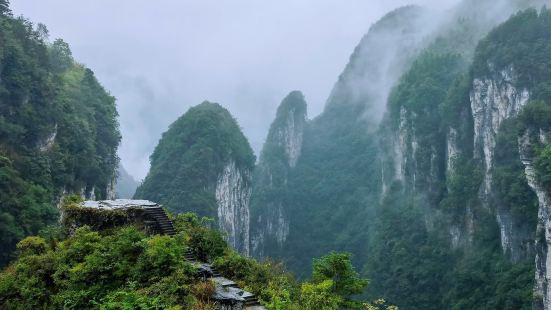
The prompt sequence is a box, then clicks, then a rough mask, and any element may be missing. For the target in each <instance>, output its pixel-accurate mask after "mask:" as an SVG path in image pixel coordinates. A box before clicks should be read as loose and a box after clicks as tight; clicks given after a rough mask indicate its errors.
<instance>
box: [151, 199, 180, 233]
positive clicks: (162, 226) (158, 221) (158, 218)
mask: <svg viewBox="0 0 551 310" xmlns="http://www.w3.org/2000/svg"><path fill="white" fill-rule="evenodd" d="M145 214H146V215H148V216H149V217H150V218H151V219H152V220H154V221H155V226H156V227H154V229H155V230H156V232H158V233H159V234H162V235H169V236H174V235H175V234H176V230H175V229H174V225H172V221H171V220H170V219H169V218H168V215H167V214H166V212H165V210H164V209H163V208H161V207H160V206H159V207H150V208H145Z"/></svg>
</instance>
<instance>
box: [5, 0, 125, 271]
mask: <svg viewBox="0 0 551 310" xmlns="http://www.w3.org/2000/svg"><path fill="white" fill-rule="evenodd" d="M0 75H1V77H2V78H1V79H0V205H1V209H0V236H1V237H0V248H1V249H2V251H0V266H3V265H5V264H6V263H7V262H8V260H9V259H10V258H11V254H12V252H13V250H14V249H15V244H16V243H17V241H19V240H20V239H22V238H23V237H24V236H27V235H31V234H36V233H38V231H39V230H40V229H41V228H43V227H45V226H46V225H48V224H51V223H54V222H55V220H56V218H57V209H56V204H57V202H58V200H59V198H60V196H61V195H62V194H64V193H79V194H80V193H82V194H83V195H86V196H95V197H97V198H105V197H106V196H107V194H108V191H109V190H110V187H111V183H112V181H113V178H114V176H115V168H116V167H117V165H118V157H117V155H116V150H117V147H118V145H119V141H120V134H119V130H118V121H117V111H116V108H115V99H114V98H113V97H112V96H111V95H109V93H107V92H106V91H105V90H104V89H103V87H102V86H101V85H100V84H99V83H98V81H97V80H96V78H95V77H94V73H93V72H92V71H91V70H90V69H88V68H86V67H84V66H83V65H81V64H79V63H77V62H75V61H74V60H73V58H72V56H71V51H70V49H69V46H68V45H67V44H66V43H65V42H63V41H62V40H60V39H57V40H55V41H54V42H53V43H51V42H49V41H48V31H47V29H46V27H45V26H44V25H41V24H39V25H36V26H35V25H33V24H32V23H31V22H29V21H28V20H26V19H24V18H22V17H14V16H12V15H11V12H10V10H9V7H8V2H7V1H2V2H1V4H0Z"/></svg>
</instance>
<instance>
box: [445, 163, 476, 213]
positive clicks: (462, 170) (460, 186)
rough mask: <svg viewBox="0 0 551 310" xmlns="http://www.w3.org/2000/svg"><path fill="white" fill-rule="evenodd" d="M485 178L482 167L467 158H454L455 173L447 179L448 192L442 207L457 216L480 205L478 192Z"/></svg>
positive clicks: (451, 173) (452, 172)
mask: <svg viewBox="0 0 551 310" xmlns="http://www.w3.org/2000/svg"><path fill="white" fill-rule="evenodd" d="M483 176H484V175H483V172H482V171H481V168H480V166H479V165H478V164H476V163H474V162H473V161H472V160H468V159H466V158H465V157H457V158H454V159H453V171H451V172H450V173H449V175H448V177H447V178H446V185H447V186H446V187H447V188H448V192H447V194H446V196H445V197H444V199H442V201H441V202H440V207H441V208H443V209H444V210H446V211H448V212H450V213H451V214H453V215H457V214H458V213H459V214H461V213H462V212H463V211H464V210H466V208H467V207H469V206H475V205H478V204H479V201H478V190H479V189H480V186H481V185H482V181H483V178H484V177H483Z"/></svg>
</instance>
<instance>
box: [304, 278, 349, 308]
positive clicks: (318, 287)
mask: <svg viewBox="0 0 551 310" xmlns="http://www.w3.org/2000/svg"><path fill="white" fill-rule="evenodd" d="M333 287H334V283H333V281H331V280H325V281H322V282H319V283H304V284H302V286H301V288H300V294H301V298H302V299H301V306H302V307H303V308H302V309H307V310H317V309H320V310H331V309H338V308H339V305H340V304H341V302H342V300H341V297H340V296H339V295H335V294H332V291H333Z"/></svg>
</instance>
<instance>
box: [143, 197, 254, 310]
mask: <svg viewBox="0 0 551 310" xmlns="http://www.w3.org/2000/svg"><path fill="white" fill-rule="evenodd" d="M145 213H146V214H147V215H148V216H149V217H150V218H151V219H152V220H153V221H154V222H155V223H151V224H154V225H152V226H154V227H153V228H154V230H155V231H156V232H157V233H159V234H162V235H169V236H174V235H175V234H176V230H175V229H174V225H173V224H172V221H171V220H170V218H169V217H168V215H167V214H166V212H165V210H164V209H163V208H161V207H150V208H146V209H145ZM185 258H186V260H188V261H189V262H191V263H193V264H195V265H198V266H199V267H200V269H201V271H200V272H199V273H200V274H201V276H203V277H204V278H205V279H212V280H213V281H214V282H215V284H216V285H217V286H219V287H221V288H222V289H223V290H225V291H230V292H235V293H236V294H237V295H238V296H240V298H242V299H243V301H242V302H243V309H244V310H265V308H264V307H263V306H262V305H260V302H259V301H258V298H257V297H256V296H255V295H254V294H252V293H249V292H246V291H243V290H241V289H240V288H239V287H238V286H237V283H235V282H234V281H231V280H229V279H226V278H224V277H222V276H221V275H220V272H219V271H218V270H216V268H214V267H213V266H212V265H210V264H206V263H203V262H200V261H199V260H198V259H197V257H196V256H195V254H194V253H193V251H192V250H191V249H188V250H187V252H186V254H185Z"/></svg>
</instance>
